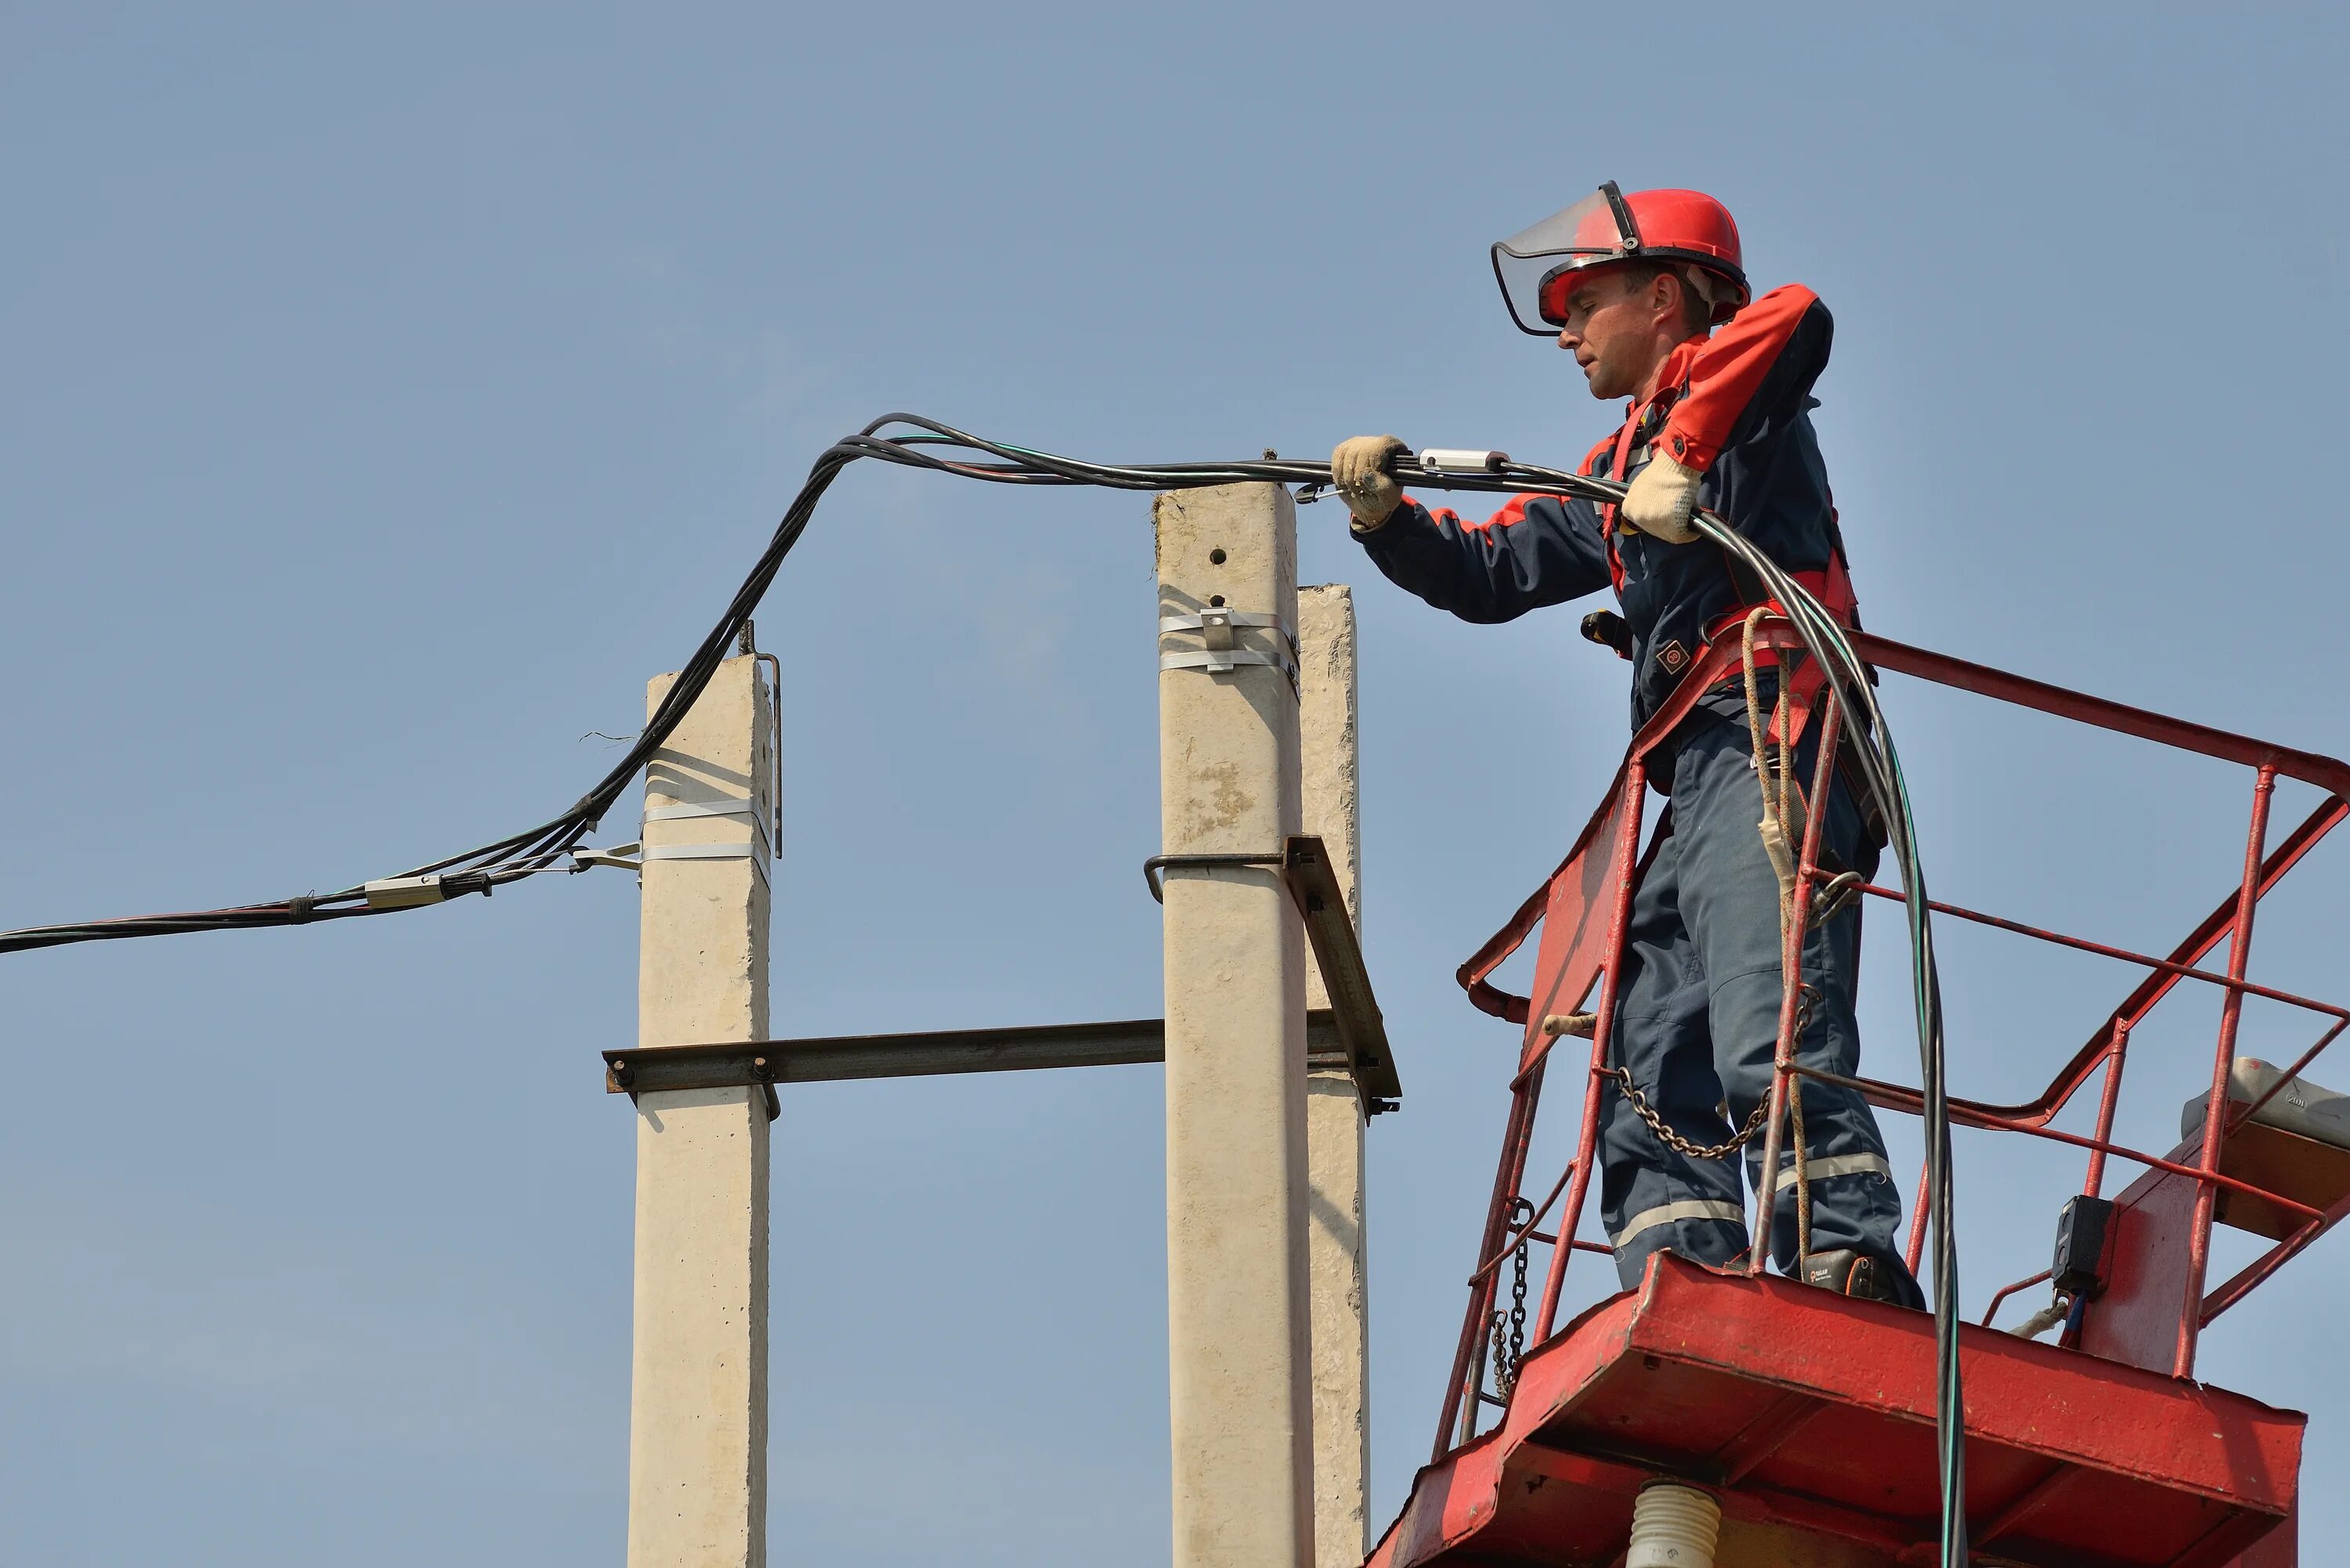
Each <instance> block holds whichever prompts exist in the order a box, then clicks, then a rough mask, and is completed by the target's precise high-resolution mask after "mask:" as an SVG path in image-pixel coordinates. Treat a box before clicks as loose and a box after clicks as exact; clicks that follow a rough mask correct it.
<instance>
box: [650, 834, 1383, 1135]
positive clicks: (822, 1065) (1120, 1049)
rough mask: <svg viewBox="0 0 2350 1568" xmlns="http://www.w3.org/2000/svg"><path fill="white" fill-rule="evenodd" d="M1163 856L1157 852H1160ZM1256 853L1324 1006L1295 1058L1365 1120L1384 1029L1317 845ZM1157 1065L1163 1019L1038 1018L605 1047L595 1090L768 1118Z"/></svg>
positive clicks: (1374, 1110)
mask: <svg viewBox="0 0 2350 1568" xmlns="http://www.w3.org/2000/svg"><path fill="white" fill-rule="evenodd" d="M1159 858H1160V859H1164V858H1165V857H1159ZM1262 859H1263V861H1264V863H1265V864H1266V867H1267V869H1277V870H1278V871H1279V872H1280V874H1281V878H1282V882H1283V884H1284V886H1286V887H1287V888H1288V889H1289V896H1290V898H1291V900H1292V901H1293V902H1294V903H1295V904H1296V906H1297V912H1298V914H1299V916H1300V917H1301V918H1302V919H1304V920H1305V936H1306V940H1307V941H1308V942H1310V943H1311V944H1312V946H1313V949H1314V958H1315V962H1316V963H1318V964H1320V965H1321V968H1322V976H1323V981H1324V983H1325V984H1326V985H1327V986H1328V988H1329V992H1330V1002H1331V1005H1330V1006H1328V1007H1326V1008H1315V1009H1313V1010H1312V1011H1310V1012H1307V1013H1306V1015H1305V1065H1306V1066H1307V1067H1309V1068H1315V1067H1319V1068H1336V1069H1340V1070H1343V1071H1345V1072H1347V1073H1348V1074H1351V1075H1353V1077H1354V1080H1355V1087H1356V1089H1357V1091H1358V1092H1359V1093H1360V1094H1361V1095H1362V1096H1363V1109H1364V1112H1365V1114H1366V1115H1368V1116H1378V1115H1379V1114H1380V1113H1381V1112H1383V1111H1392V1110H1397V1109H1399V1108H1401V1107H1400V1102H1401V1100H1402V1098H1403V1082H1402V1080H1401V1079H1400V1078H1399V1077H1398V1076H1397V1075H1396V1066H1395V1053H1394V1052H1393V1051H1392V1050H1390V1049H1389V1048H1388V1032H1387V1024H1386V1023H1385V1021H1384V1020H1383V1019H1382V1017H1381V1016H1380V1013H1379V1004H1378V998H1377V997H1375V996H1373V995H1372V993H1371V976H1370V971H1368V970H1367V969H1366V968H1365V967H1364V964H1363V950H1362V944H1361V943H1360V942H1359V941H1358V940H1357V938H1356V934H1355V922H1354V921H1353V920H1352V919H1349V918H1348V917H1347V901H1346V899H1345V898H1342V897H1340V896H1339V892H1338V879H1337V877H1336V874H1335V873H1334V872H1333V871H1332V870H1331V868H1330V856H1329V852H1328V851H1327V850H1326V848H1325V847H1324V846H1323V843H1322V840H1321V839H1319V838H1317V837H1315V836H1313V835H1311V834H1298V835H1295V836H1291V837H1290V839H1289V840H1288V841H1287V842H1286V843H1285V844H1284V845H1283V846H1282V848H1281V853H1280V854H1279V855H1278V856H1265V857H1262ZM1165 1060H1167V1021H1166V1020H1165V1019H1163V1018H1129V1019H1123V1020H1119V1021H1117V1022H1113V1023H1044V1024H1034V1025H1026V1026H1017V1027H1013V1028H1005V1029H948V1030H925V1031H921V1032H919V1033H911V1034H829V1035H819V1036H817V1037H816V1038H814V1039H808V1040H740V1041H728V1042H721V1043H719V1044H708V1045H657V1046H646V1047H643V1048H640V1049H639V1050H634V1051H607V1052H605V1053H604V1090H605V1093H607V1094H612V1095H631V1096H633V1095H639V1094H645V1093H648V1092H650V1091H652V1090H656V1089H720V1088H734V1087H738V1086H743V1085H752V1084H759V1085H765V1087H766V1091H767V1119H768V1120H770V1121H773V1120H774V1119H775V1117H776V1116H778V1115H779V1114H780V1113H781V1106H779V1105H778V1104H777V1102H776V1100H775V1085H777V1084H827V1083H837V1082H840V1081H842V1080H845V1079H850V1078H920V1077H928V1076H930V1075H934V1074H939V1073H1008V1072H1024V1071H1028V1070H1031V1069H1035V1068H1043V1067H1114V1066H1125V1065H1129V1064H1136V1063H1142V1062H1164V1061H1165Z"/></svg>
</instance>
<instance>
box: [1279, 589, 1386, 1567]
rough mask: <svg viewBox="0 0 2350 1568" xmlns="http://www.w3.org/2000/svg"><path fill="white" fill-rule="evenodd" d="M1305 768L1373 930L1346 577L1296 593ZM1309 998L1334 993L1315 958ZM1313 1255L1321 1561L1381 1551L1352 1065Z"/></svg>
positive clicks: (1354, 898)
mask: <svg viewBox="0 0 2350 1568" xmlns="http://www.w3.org/2000/svg"><path fill="white" fill-rule="evenodd" d="M1297 648H1298V665H1299V680H1298V706H1299V717H1298V723H1299V730H1300V734H1301V745H1300V772H1301V777H1302V782H1303V795H1304V802H1303V804H1304V814H1305V831H1306V832H1308V833H1315V834H1319V835H1321V837H1322V842H1323V844H1324V845H1325V846H1326V847H1327V849H1328V850H1329V854H1330V867H1331V869H1332V870H1333V871H1334V872H1336V874H1337V877H1338V888H1339V891H1340V892H1342V893H1344V894H1345V895H1346V898H1347V913H1348V914H1349V915H1350V916H1352V917H1353V919H1354V921H1355V929H1357V930H1358V931H1359V930H1360V929H1362V920H1363V905H1362V892H1361V885H1360V882H1359V876H1360V873H1361V869H1362V855H1361V849H1360V845H1361V837H1362V836H1361V829H1360V803H1359V801H1358V799H1357V780H1358V778H1359V774H1360V770H1359V767H1358V765H1357V754H1358V753H1357V743H1356V737H1355V599H1354V594H1353V591H1352V590H1350V589H1349V588H1347V586H1346V585H1345V584H1343V583H1330V584H1325V585H1322V586H1320V587H1305V588H1300V589H1298V590H1297ZM1305 963H1306V990H1305V1002H1306V1005H1307V1006H1308V1007H1327V1006H1328V1005H1330V1001H1329V993H1328V992H1327V991H1326V990H1325V989H1324V987H1323V983H1322V975H1321V972H1320V971H1319V970H1318V969H1316V968H1315V964H1314V955H1313V954H1312V953H1311V952H1310V951H1309V952H1308V953H1307V954H1306V955H1305ZM1305 1159H1306V1171H1307V1178H1308V1181H1309V1190H1308V1193H1307V1198H1306V1205H1307V1230H1306V1264H1307V1271H1308V1278H1309V1285H1308V1300H1309V1303H1310V1314H1311V1317H1312V1322H1313V1339H1314V1549H1315V1557H1316V1560H1317V1568H1358V1565H1359V1564H1360V1563H1362V1561H1363V1557H1364V1555H1365V1554H1366V1553H1367V1552H1369V1551H1370V1547H1371V1542H1370V1520H1369V1506H1368V1505H1369V1495H1368V1494H1369V1486H1370V1467H1371V1430H1370V1370H1371V1368H1370V1282H1369V1278H1368V1268H1369V1260H1368V1256H1367V1251H1366V1238H1365V1234H1364V1228H1363V1103H1362V1096H1360V1095H1359V1094H1358V1093H1357V1091H1356V1088H1355V1081H1354V1079H1353V1078H1352V1077H1351V1076H1349V1075H1347V1074H1346V1073H1344V1072H1331V1071H1328V1070H1327V1069H1324V1070H1319V1071H1315V1072H1310V1073H1308V1074H1307V1075H1306V1082H1305Z"/></svg>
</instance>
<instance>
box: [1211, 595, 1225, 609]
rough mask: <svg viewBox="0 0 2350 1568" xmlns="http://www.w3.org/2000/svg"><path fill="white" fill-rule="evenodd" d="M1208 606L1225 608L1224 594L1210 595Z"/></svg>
mask: <svg viewBox="0 0 2350 1568" xmlns="http://www.w3.org/2000/svg"><path fill="white" fill-rule="evenodd" d="M1208 607H1209V608H1210V609H1222V608H1223V607H1224V596H1223V595H1222V594H1210V595H1209V596H1208Z"/></svg>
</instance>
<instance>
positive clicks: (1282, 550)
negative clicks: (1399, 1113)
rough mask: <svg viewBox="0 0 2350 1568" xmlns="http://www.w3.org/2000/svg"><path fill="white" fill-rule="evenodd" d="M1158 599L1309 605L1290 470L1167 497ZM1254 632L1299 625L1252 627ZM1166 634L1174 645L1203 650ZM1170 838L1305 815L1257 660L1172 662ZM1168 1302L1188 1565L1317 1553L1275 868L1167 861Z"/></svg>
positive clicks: (1185, 840)
mask: <svg viewBox="0 0 2350 1568" xmlns="http://www.w3.org/2000/svg"><path fill="white" fill-rule="evenodd" d="M1154 517H1155V520H1156V523H1157V534H1158V555H1159V614H1160V615H1161V616H1162V617H1166V616H1175V615H1189V614H1196V613H1198V612H1199V611H1200V610H1201V609H1202V608H1203V607H1209V606H1211V604H1212V603H1214V602H1217V601H1219V600H1220V601H1221V602H1222V605H1223V606H1224V607H1226V608H1229V609H1232V610H1238V611H1243V612H1249V613H1256V614H1263V613H1270V614H1273V615H1275V616H1277V617H1279V618H1280V620H1281V622H1282V623H1283V625H1284V626H1286V627H1293V628H1294V627H1295V625H1296V624H1297V555H1296V526H1297V524H1296V513H1295V508H1294V506H1293V504H1292V503H1291V501H1290V498H1289V496H1288V494H1287V493H1285V492H1284V491H1283V490H1282V489H1281V488H1280V487H1278V486H1276V485H1259V484H1251V485H1229V486H1222V487H1219V488H1216V489H1212V490H1191V491H1183V492H1180V493H1172V494H1166V495H1161V496H1159V498H1158V500H1157V503H1156V505H1155V507H1154ZM1237 641H1238V644H1239V646H1240V647H1243V648H1248V649H1275V648H1279V647H1282V646H1283V644H1284V641H1285V639H1284V638H1283V637H1282V634H1281V633H1280V632H1278V631H1274V630H1272V629H1269V628H1245V629H1243V630H1241V631H1240V632H1239V633H1238V636H1237ZM1200 646H1201V638H1200V636H1199V634H1197V633H1185V632H1174V633H1168V634H1165V635H1163V636H1161V638H1160V639H1159V647H1160V648H1161V649H1162V650H1166V651H1173V650H1176V649H1196V648H1198V647H1200ZM1159 806H1160V816H1161V832H1162V835H1163V838H1164V844H1165V852H1166V853H1168V854H1170V855H1180V854H1186V853H1193V854H1197V853H1242V854H1260V855H1261V854H1265V853H1268V852H1273V851H1277V850H1278V849H1279V848H1280V846H1281V841H1282V838H1283V836H1284V835H1286V834H1289V833H1294V832H1296V831H1297V830H1298V826H1299V822H1300V820H1301V818H1300V805H1299V795H1298V729H1297V698H1296V694H1295V691H1294V690H1293V689H1292V687H1291V685H1290V680H1289V677H1288V675H1287V673H1286V672H1285V671H1284V670H1279V669H1275V668H1272V667H1270V666H1264V665H1243V666H1240V667H1238V668H1236V669H1234V670H1230V671H1226V672H1223V673H1211V672H1209V671H1205V670H1161V671H1160V672H1159ZM1166 893H1167V907H1166V914H1165V921H1166V983H1167V1077H1166V1084H1167V1297H1168V1300H1167V1306H1168V1336H1169V1364H1170V1366H1169V1381H1170V1427H1171V1432H1172V1437H1173V1458H1174V1464H1173V1470H1174V1488H1173V1491H1174V1563H1175V1568H1305V1564H1308V1563H1312V1561H1313V1551H1314V1498H1313V1478H1312V1471H1313V1431H1312V1414H1311V1412H1312V1389H1311V1377H1310V1368H1309V1361H1310V1355H1311V1352H1310V1347H1309V1341H1308V1332H1309V1331H1308V1325H1307V1305H1306V1301H1307V1281H1306V1256H1305V1229H1306V1224H1305V1191H1306V1173H1305V939H1304V932H1303V931H1302V929H1300V926H1299V922H1298V919H1297V916H1296V912H1295V909H1293V908H1292V907H1291V905H1290V903H1289V898H1288V895H1287V893H1286V892H1285V891H1284V888H1283V887H1282V883H1281V879H1280V877H1279V875H1278V873H1277V872H1275V871H1274V870H1272V869H1269V868H1260V867H1212V868H1211V867H1191V868H1170V869H1169V871H1168V872H1167V874H1166Z"/></svg>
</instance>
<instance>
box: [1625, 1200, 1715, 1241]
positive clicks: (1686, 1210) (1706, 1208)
mask: <svg viewBox="0 0 2350 1568" xmlns="http://www.w3.org/2000/svg"><path fill="white" fill-rule="evenodd" d="M1675 1220H1727V1221H1729V1222H1730V1223H1731V1224H1732V1225H1742V1224H1744V1223H1745V1222H1746V1213H1745V1210H1742V1209H1740V1208H1739V1207H1738V1205H1737V1204H1735V1203H1722V1202H1719V1201H1717V1200H1716V1199H1711V1198H1684V1199H1680V1200H1679V1201H1678V1202H1674V1203H1659V1204H1658V1205H1657V1206H1656V1207H1655V1208H1654V1209H1643V1210H1640V1211H1639V1212H1638V1214H1635V1215H1633V1216H1632V1218H1631V1219H1629V1220H1626V1221H1625V1222H1624V1229H1622V1230H1621V1231H1617V1232H1615V1233H1614V1234H1613V1235H1611V1236H1610V1237H1609V1238H1608V1240H1609V1241H1610V1242H1612V1243H1613V1244H1614V1245H1615V1246H1616V1247H1617V1248H1618V1249H1621V1248H1624V1247H1628V1246H1630V1245H1631V1244H1632V1239H1633V1238H1634V1237H1635V1236H1638V1234H1640V1232H1641V1231H1653V1230H1655V1229H1656V1228H1657V1227H1658V1226H1659V1225H1669V1224H1671V1223H1673V1222H1674V1221H1675Z"/></svg>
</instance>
